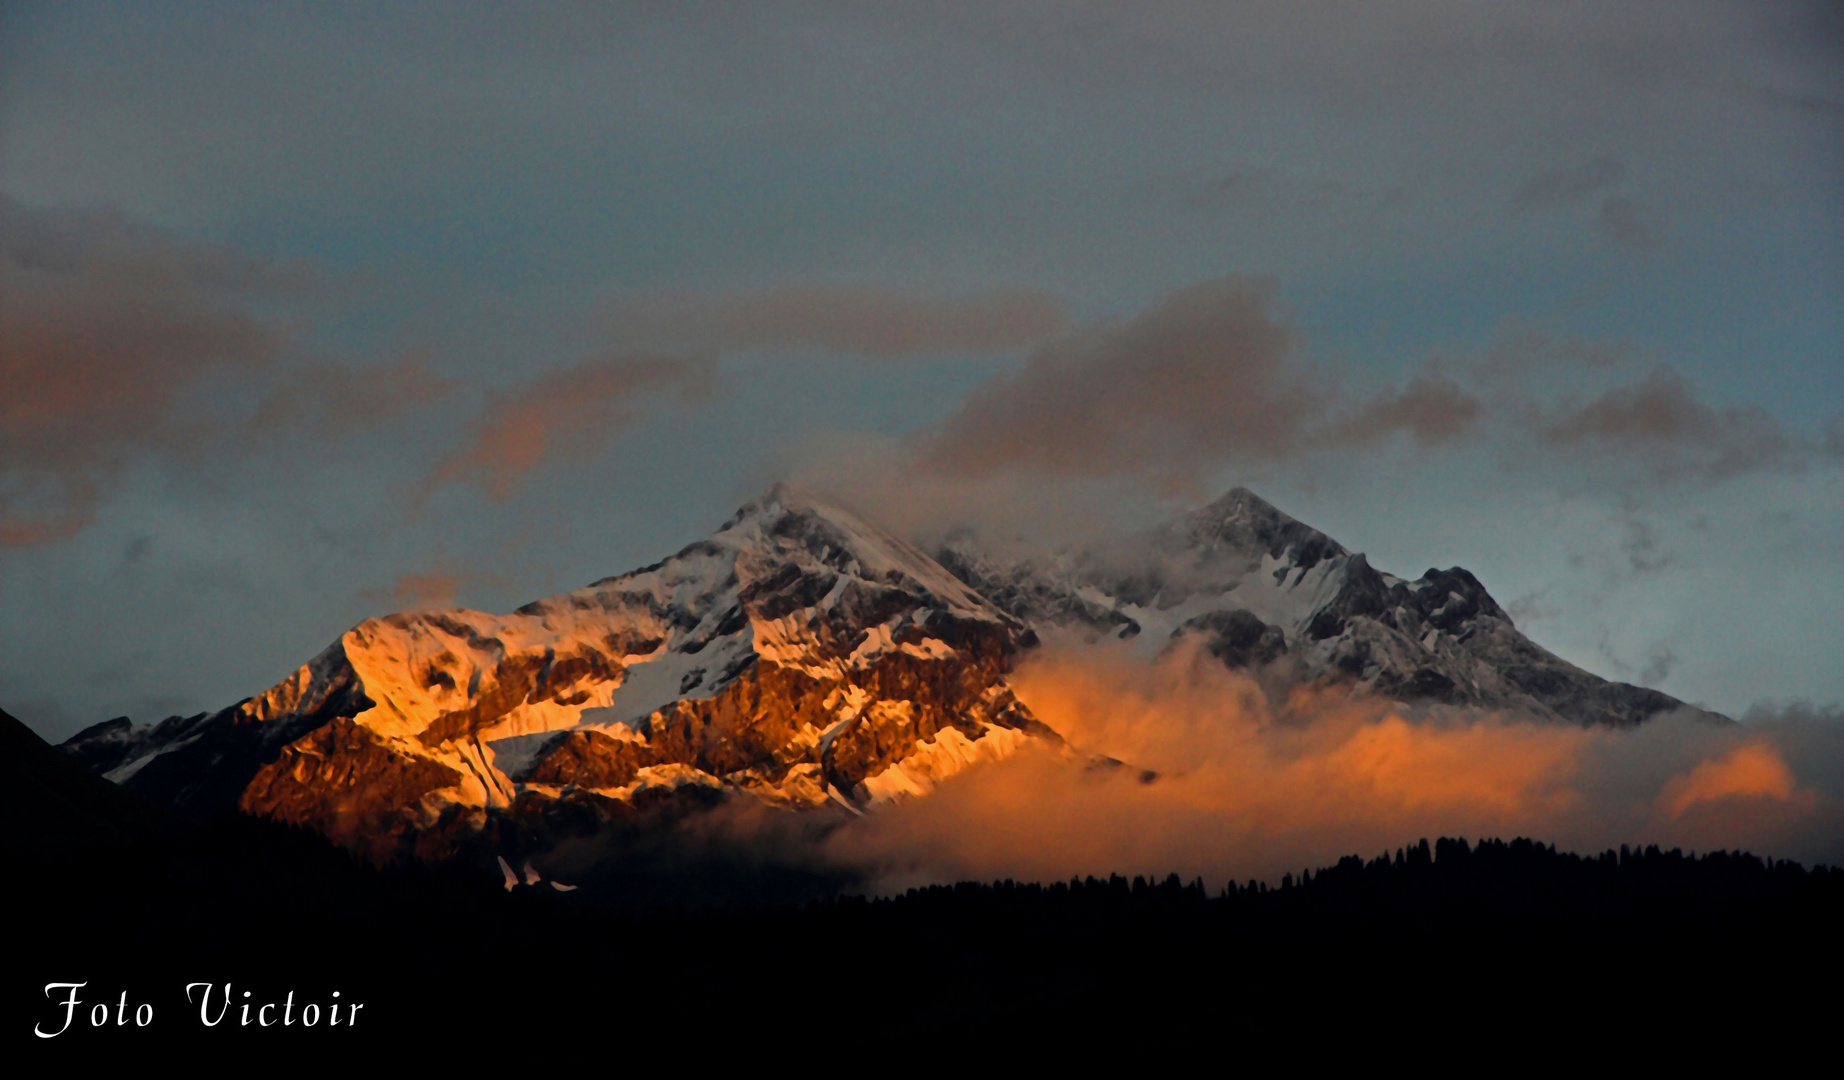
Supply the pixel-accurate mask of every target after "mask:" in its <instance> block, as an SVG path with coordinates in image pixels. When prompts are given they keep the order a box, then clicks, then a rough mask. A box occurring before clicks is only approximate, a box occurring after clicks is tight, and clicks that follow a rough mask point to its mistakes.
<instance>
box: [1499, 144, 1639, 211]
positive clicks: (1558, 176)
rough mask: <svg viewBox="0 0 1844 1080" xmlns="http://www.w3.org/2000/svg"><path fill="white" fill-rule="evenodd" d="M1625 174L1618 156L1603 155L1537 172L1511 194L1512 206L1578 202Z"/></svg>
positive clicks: (1595, 193)
mask: <svg viewBox="0 0 1844 1080" xmlns="http://www.w3.org/2000/svg"><path fill="white" fill-rule="evenodd" d="M1625 175H1626V167H1625V166H1624V165H1622V164H1621V163H1620V159H1619V158H1616V157H1613V156H1612V155H1609V154H1602V155H1600V156H1599V157H1594V158H1590V159H1588V160H1587V161H1584V162H1582V163H1581V164H1580V165H1575V166H1571V167H1568V168H1563V169H1551V170H1550V171H1548V172H1544V173H1538V174H1537V175H1536V176H1533V177H1531V178H1530V179H1529V180H1527V181H1525V182H1524V184H1523V186H1521V187H1519V188H1518V189H1517V191H1516V193H1515V194H1513V195H1512V196H1511V206H1512V209H1514V210H1533V209H1538V208H1541V207H1547V206H1560V205H1564V204H1568V203H1577V202H1581V201H1583V200H1585V199H1589V198H1592V197H1594V196H1595V195H1598V194H1600V193H1601V192H1602V191H1604V190H1605V189H1607V188H1609V187H1611V186H1613V185H1614V184H1617V183H1619V182H1620V180H1621V178H1622V177H1624V176H1625Z"/></svg>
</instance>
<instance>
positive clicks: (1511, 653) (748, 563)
mask: <svg viewBox="0 0 1844 1080" xmlns="http://www.w3.org/2000/svg"><path fill="white" fill-rule="evenodd" d="M1040 634H1043V635H1058V636H1061V637H1065V638H1068V637H1071V636H1075V637H1078V638H1086V639H1090V640H1099V639H1102V638H1109V639H1123V640H1126V641H1128V642H1131V644H1130V645H1129V646H1128V647H1130V648H1140V649H1142V650H1144V651H1146V652H1148V653H1149V654H1151V653H1156V652H1158V651H1160V650H1162V649H1169V648H1173V647H1175V646H1177V645H1181V644H1184V643H1186V642H1194V643H1196V644H1197V645H1199V646H1200V647H1201V648H1202V649H1203V650H1204V651H1205V652H1207V653H1208V654H1209V655H1210V656H1213V657H1215V658H1216V659H1217V660H1218V661H1220V662H1222V663H1223V664H1226V665H1228V666H1231V667H1236V668H1242V669H1246V670H1249V671H1251V672H1253V673H1255V674H1257V675H1258V677H1260V678H1262V679H1265V680H1269V681H1271V682H1276V683H1278V684H1281V685H1283V686H1287V685H1296V684H1298V683H1301V682H1312V683H1318V684H1325V685H1334V686H1336V685H1345V686H1348V687H1350V688H1351V689H1352V690H1353V691H1354V692H1370V693H1376V694H1381V695H1384V696H1387V697H1391V698H1395V699H1398V700H1404V701H1436V702H1444V703H1449V704H1455V705H1470V706H1481V707H1486V708H1507V709H1516V710H1519V711H1520V712H1522V713H1526V714H1532V715H1535V716H1538V717H1542V718H1547V719H1551V720H1560V721H1567V722H1574V723H1583V724H1614V725H1629V724H1636V723H1639V722H1641V721H1643V720H1645V719H1647V718H1649V717H1652V716H1655V715H1657V714H1659V713H1662V712H1665V711H1668V710H1673V709H1678V708H1682V707H1683V706H1682V705H1681V703H1679V702H1677V701H1675V700H1673V699H1672V698H1669V697H1667V696H1665V695H1663V694H1659V693H1657V692H1655V691H1651V690H1645V689H1641V688H1638V687H1632V686H1624V685H1620V684H1615V683H1609V682H1607V681H1605V680H1602V679H1599V678H1596V677H1595V676H1593V675H1590V674H1588V673H1587V672H1584V671H1581V670H1580V669H1578V668H1575V667H1572V666H1570V665H1569V664H1567V663H1565V662H1563V661H1562V660H1560V659H1558V658H1557V657H1555V656H1552V655H1551V654H1549V653H1547V652H1545V651H1544V650H1543V649H1541V648H1539V647H1538V646H1536V645H1535V644H1533V643H1531V642H1530V641H1529V640H1528V639H1526V638H1525V637H1524V636H1523V635H1522V634H1520V633H1519V632H1518V631H1517V630H1516V628H1515V627H1513V626H1512V624H1511V620H1510V618H1509V617H1508V616H1506V615H1505V613H1504V612H1503V610H1502V609H1500V608H1499V606H1498V604H1497V603H1496V602H1494V601H1493V599H1492V598H1491V596H1490V595H1489V594H1488V593H1487V592H1486V591H1485V589H1484V588H1483V587H1482V586H1481V585H1480V584H1479V582H1478V581H1477V580H1475V579H1474V578H1473V577H1472V575H1471V574H1468V573H1467V572H1466V571H1464V570H1459V569H1454V570H1447V571H1435V570H1430V571H1428V573H1426V574H1424V575H1423V576H1422V577H1421V578H1420V579H1418V580H1415V581H1406V580H1403V579H1401V578H1397V577H1394V576H1391V575H1388V574H1384V573H1380V572H1378V571H1377V570H1375V569H1373V568H1371V567H1370V565H1369V564H1368V562H1367V561H1366V560H1365V558H1364V556H1363V555H1361V554H1357V553H1353V552H1351V551H1349V550H1347V549H1346V548H1344V547H1343V546H1342V545H1340V544H1338V543H1337V542H1336V541H1334V540H1332V539H1331V538H1329V537H1327V536H1325V535H1324V534H1323V533H1320V532H1318V531H1317V530H1314V529H1312V528H1310V527H1308V526H1306V525H1303V524H1301V523H1300V522H1298V521H1295V520H1293V519H1292V518H1289V517H1287V516H1286V515H1285V514H1282V513H1281V512H1280V511H1278V510H1276V509H1275V508H1274V507H1272V506H1270V505H1268V504H1267V503H1266V502H1263V501H1262V500H1261V499H1259V498H1257V497H1256V496H1254V495H1253V494H1251V493H1249V492H1247V491H1244V490H1241V489H1237V490H1235V491H1232V492H1230V493H1229V494H1228V495H1227V496H1225V497H1224V498H1223V499H1221V500H1219V501H1217V502H1216V503H1213V504H1211V505H1210V506H1207V507H1204V508H1203V509H1201V510H1198V511H1196V512H1195V513H1192V514H1188V515H1186V516H1184V517H1182V518H1179V519H1178V520H1176V521H1173V522H1171V523H1169V524H1167V525H1165V526H1163V527H1161V528H1159V529H1156V530H1153V531H1151V532H1148V533H1144V534H1141V535H1138V536H1133V537H1128V538H1126V539H1124V540H1120V541H1117V542H1114V543H1111V544H1109V545H1106V546H1103V547H1096V548H1091V549H1087V550H1083V551H1077V552H1070V553H1063V554H1058V555H1054V556H1041V557H1038V558H1034V559H1028V560H1011V561H1005V560H1000V559H995V558H993V557H992V556H990V555H988V554H985V553H983V552H982V551H981V550H980V548H979V547H978V545H977V544H976V543H975V542H973V540H972V539H971V538H970V537H965V536H963V537H959V538H957V539H956V540H955V541H953V542H951V543H950V544H948V545H946V546H945V547H944V548H943V549H942V550H941V551H940V552H939V553H938V556H937V557H930V556H928V555H926V554H924V553H923V552H921V551H919V550H917V549H916V548H914V547H912V546H910V545H909V544H907V543H905V542H903V541H902V540H899V539H897V538H896V537H894V536H891V535H890V534H888V533H886V532H884V531H883V530H882V529H880V528H878V527H876V526H875V525H872V524H870V523H868V522H865V521H863V520H862V519H860V518H858V517H857V516H855V515H853V514H851V513H849V512H847V511H845V510H842V509H839V508H837V507H833V506H829V505H826V504H824V503H821V502H818V501H816V500H814V499H811V498H809V497H806V496H804V495H801V494H799V493H796V492H793V491H790V490H788V489H786V488H781V487H777V488H775V489H774V490H772V491H771V492H769V493H768V494H767V495H765V496H763V497H762V498H760V499H757V500H755V501H753V502H751V503H749V504H748V505H746V506H744V507H743V508H742V509H741V510H739V511H738V512H737V513H736V515H735V516H733V517H732V518H731V519H730V520H729V521H728V522H726V523H725V524H724V525H723V527H722V528H720V529H719V530H718V531H717V532H716V533H714V534H713V535H712V536H711V537H710V538H708V539H706V540H702V541H699V542H698V543H695V544H692V545H691V546H689V547H687V548H685V549H684V550H683V551H680V552H679V553H678V554H676V555H673V556H672V557H670V558H668V559H666V560H664V561H662V562H660V563H657V564H655V565H653V566H649V567H644V568H642V569H640V570H636V571H634V572H632V573H629V574H624V575H622V576H619V577H612V578H605V579H603V580H601V581H597V582H595V583H593V584H591V585H588V586H586V587H584V588H581V589H578V590H576V591H574V592H570V593H565V594H563V595H560V596H553V597H549V598H546V599H543V600H539V601H536V602H534V603H531V604H528V605H526V606H525V607H522V608H520V609H519V610H518V611H516V612H513V613H512V614H510V615H489V614H486V613H483V612H477V611H466V610H454V611H439V612H428V613H421V614H399V615H391V616H388V617H385V618H382V619H371V620H367V621H366V622H363V623H361V624H359V625H358V626H356V627H354V628H353V629H351V630H350V631H348V632H347V633H345V634H344V635H342V636H341V637H340V639H339V640H338V641H336V642H334V643H333V644H332V645H331V646H329V647H328V648H327V649H326V650H325V651H323V652H322V653H321V654H320V655H319V656H317V657H315V658H314V659H313V660H312V661H310V662H309V663H308V664H307V665H306V666H304V667H302V668H301V669H300V670H299V671H297V672H295V673H294V674H293V675H292V676H290V677H289V678H288V679H286V680H284V681H283V682H282V683H280V684H279V685H277V686H275V687H274V688H272V689H270V690H269V691H268V692H266V693H264V694H263V695H261V696H260V697H257V698H252V699H249V700H247V701H244V702H241V703H239V704H237V705H235V706H232V707H231V708H228V709H225V710H222V711H220V712H217V713H212V714H201V715H198V716H192V717H173V718H171V719H168V720H166V721H163V722H161V723H160V724H158V725H154V726H152V727H135V726H133V725H131V724H129V723H128V722H127V721H125V720H116V721H110V722H108V723H105V724H99V725H97V726H95V727H93V728H90V729H88V730H86V731H84V732H81V733H79V734H78V735H76V736H75V737H73V738H72V739H71V740H70V741H69V742H67V743H66V744H64V749H65V751H66V752H67V753H70V754H71V755H73V756H74V757H76V758H77V759H78V760H79V761H81V762H83V763H84V764H85V765H87V766H88V767H90V768H92V769H94V770H96V771H98V772H100V773H102V774H103V775H105V776H107V777H108V778H109V779H111V780H114V781H116V782H117V783H120V784H123V785H124V786H126V787H128V788H129V789H131V790H134V791H136V792H138V793H140V794H142V795H145V796H147V797H149V798H151V799H153V800H155V801H157V802H160V803H162V804H165V805H170V806H172V807H174V808H176V809H178V810H180V811H182V812H185V813H189V814H193V815H195V816H204V815H208V814H210V813H213V812H216V811H219V810H223V809H229V808H232V807H236V808H241V809H243V810H246V811H250V812H254V813H259V814H264V815H267V816H271V817H275V818H278V819H281V820H284V821H290V822H296V823H300V824H303V825H308V826H311V827H313V828H316V829H319V830H321V831H323V832H325V833H327V834H328V835H330V836H333V837H334V838H336V839H338V840H340V841H342V842H344V843H346V844H348V845H350V846H352V847H354V848H356V849H359V850H362V851H366V852H368V853H370V854H373V855H377V856H383V857H390V856H397V855H404V854H418V855H422V856H426V857H440V856H442V855H445V854H448V853H450V852H452V851H453V850H454V849H455V845H456V844H457V843H459V842H460V841H461V840H463V839H464V838H465V837H467V836H469V835H471V834H475V833H478V831H479V830H480V829H482V828H483V827H489V826H494V827H497V825H498V824H505V823H507V822H511V823H513V824H514V825H515V826H516V824H517V823H518V822H519V821H529V820H535V819H536V818H541V817H545V816H546V815H551V816H556V815H559V814H563V815H586V816H587V817H588V818H590V819H608V818H610V817H618V816H620V815H622V814H624V813H629V812H631V811H633V810H634V809H635V808H638V807H646V806H649V805H653V804H657V803H660V802H662V801H665V802H674V801H680V802H689V803H692V804H702V803H704V802H712V801H722V800H724V799H729V798H750V799H755V800H759V801H761V802H764V803H768V804H771V805H775V806H781V807H787V808H791V809H819V808H831V809H833V810H836V811H838V812H840V813H844V812H847V811H850V812H863V811H865V810H866V809H869V808H871V807H874V806H876V805H877V804H879V803H883V802H888V801H890V800H895V799H901V798H906V797H915V796H920V795H925V794H926V793H927V792H928V791H929V790H930V789H931V788H933V787H934V786H935V785H936V784H938V783H940V782H941V781H942V780H944V779H946V778H947V777H949V776H952V775H954V774H955V773H957V772H959V771H960V770H962V769H965V768H967V767H968V766H970V765H973V764H976V763H978V762H981V761H987V760H993V759H997V758H1002V757H1005V756H1007V755H1009V754H1012V753H1015V752H1017V751H1018V750H1020V749H1022V748H1025V747H1027V746H1030V745H1033V744H1038V745H1044V746H1049V747H1053V748H1063V743H1062V740H1061V738H1060V737H1059V736H1058V735H1057V734H1056V733H1055V732H1053V731H1051V730H1050V729H1049V728H1048V727H1046V726H1045V725H1044V724H1043V723H1041V722H1040V721H1038V720H1037V719H1035V718H1034V717H1033V716H1032V715H1031V713H1030V711H1029V710H1028V709H1027V708H1026V707H1025V706H1024V705H1023V704H1022V703H1020V702H1019V701H1018V700H1017V698H1016V697H1014V695H1013V693H1012V689H1011V687H1010V685H1009V684H1008V682H1007V674H1008V672H1009V671H1010V670H1011V668H1012V666H1013V664H1014V663H1015V662H1016V661H1017V660H1018V658H1019V657H1020V655H1021V654H1022V653H1024V652H1025V651H1026V650H1029V649H1031V648H1032V647H1034V646H1035V645H1036V644H1037V643H1038V642H1039V640H1040V637H1039V635H1040ZM1063 749H1067V748H1063Z"/></svg>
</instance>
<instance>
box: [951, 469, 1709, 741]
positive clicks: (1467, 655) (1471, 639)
mask: <svg viewBox="0 0 1844 1080" xmlns="http://www.w3.org/2000/svg"><path fill="white" fill-rule="evenodd" d="M937 557H938V559H939V561H940V562H941V563H942V564H943V565H944V566H946V567H948V568H949V569H950V570H951V571H952V572H953V573H954V574H955V575H956V576H958V577H959V578H960V579H961V580H962V581H965V582H966V583H967V584H968V586H969V587H971V588H973V589H975V590H977V591H978V592H980V593H981V594H983V595H985V596H987V597H988V598H990V599H992V600H993V601H994V603H996V604H997V605H998V606H1000V607H1001V608H1003V609H1004V610H1005V611H1006V613H1007V614H1009V615H1011V616H1013V617H1014V618H1017V619H1019V620H1021V621H1024V622H1027V623H1030V624H1031V625H1032V626H1033V627H1035V628H1036V629H1037V630H1039V631H1041V632H1044V633H1049V632H1051V628H1053V627H1055V628H1060V629H1062V630H1063V631H1065V632H1075V633H1078V634H1080V635H1082V636H1084V637H1087V638H1090V639H1095V638H1100V637H1104V636H1105V637H1113V638H1120V639H1126V640H1135V641H1140V642H1144V643H1145V644H1144V646H1143V647H1144V648H1146V649H1148V650H1157V649H1162V648H1171V647H1172V646H1173V644H1175V643H1177V642H1181V641H1185V640H1194V641H1196V642H1197V643H1198V644H1199V645H1201V646H1202V648H1203V649H1204V650H1205V651H1207V652H1208V653H1209V654H1210V655H1212V656H1214V657H1216V658H1217V659H1218V660H1220V661H1222V662H1223V663H1224V664H1225V665H1227V666H1229V667H1233V668H1241V669H1247V670H1250V671H1253V672H1256V673H1257V674H1260V675H1263V676H1265V677H1267V678H1268V679H1270V680H1272V681H1274V682H1276V683H1279V684H1282V685H1288V684H1298V683H1301V682H1319V683H1330V684H1336V683H1341V682H1342V683H1348V684H1350V685H1352V686H1353V687H1355V688H1359V689H1362V690H1365V691H1369V692H1373V693H1376V694H1380V695H1382V696H1385V697H1388V698H1392V699H1395V700H1399V701H1408V702H1423V701H1433V702H1440V703H1445V704H1450V705H1466V706H1473V707H1479V708H1486V709H1505V710H1515V711H1516V712H1517V713H1519V714H1520V715H1526V716H1535V717H1540V718H1544V719H1549V720H1555V721H1566V722H1572V723H1579V724H1605V725H1613V726H1630V725H1633V724H1638V723H1641V722H1643V721H1645V720H1648V719H1650V718H1652V717H1654V716H1657V715H1659V714H1661V713H1665V712H1671V711H1676V710H1680V709H1687V708H1688V707H1687V706H1685V705H1684V704H1683V703H1682V702H1680V701H1678V700H1677V699H1675V698H1672V697H1670V696H1668V695H1666V694H1661V693H1659V692H1658V691H1656V690H1648V689H1645V688H1643V687H1637V686H1628V685H1626V684H1624V683H1614V682H1609V681H1607V680H1605V679H1602V678H1600V677H1598V676H1595V675H1592V674H1590V673H1588V672H1586V671H1583V670H1581V669H1580V668H1578V667H1575V666H1574V665H1572V664H1569V663H1568V662H1567V661H1564V660H1562V659H1561V658H1560V657H1557V656H1555V655H1554V654H1552V653H1550V652H1548V651H1546V650H1544V649H1543V648H1541V647H1540V646H1538V645H1536V644H1535V643H1534V642H1532V641H1531V640H1530V639H1529V638H1526V637H1525V636H1524V635H1523V634H1522V633H1520V632H1519V631H1518V630H1517V628H1516V627H1515V626H1514V625H1512V621H1511V617H1510V616H1509V615H1507V614H1505V612H1504V610H1503V609H1502V608H1500V607H1499V606H1498V603H1497V602H1496V601H1495V600H1493V599H1492V597H1491V594H1489V593H1488V592H1486V590H1485V587H1484V586H1482V585H1481V584H1480V583H1479V581H1478V580H1477V579H1476V578H1474V577H1473V575H1472V574H1470V573H1468V572H1467V571H1465V570H1462V569H1460V568H1458V567H1455V568H1453V569H1450V570H1433V569H1430V570H1429V571H1428V572H1427V573H1425V574H1423V575H1422V576H1421V577H1420V578H1418V579H1416V580H1414V581H1408V580H1405V579H1403V578H1399V577H1396V576H1395V575H1393V574H1387V573H1383V572H1380V571H1378V570H1376V569H1375V568H1373V567H1371V565H1370V564H1369V562H1368V561H1367V560H1366V559H1365V558H1364V556H1363V554H1362V553H1357V552H1352V551H1350V550H1348V549H1347V548H1345V547H1344V545H1342V544H1340V543H1338V542H1337V541H1336V540H1333V539H1332V538H1331V537H1329V536H1326V535H1325V534H1324V533H1322V532H1319V531H1318V530H1316V529H1313V528H1311V527H1310V526H1307V525H1305V524H1302V523H1301V522H1299V521H1296V520H1294V519H1293V518H1291V517H1288V516H1287V515H1286V514H1283V513H1281V512H1280V511H1279V510H1277V509H1275V508H1274V507H1273V506H1271V505H1269V504H1268V503H1267V502H1265V501H1263V500H1262V499H1261V498H1259V497H1258V496H1256V495H1255V494H1254V493H1252V492H1250V491H1247V490H1246V489H1243V488H1236V489H1234V490H1232V491H1231V492H1230V493H1229V494H1227V495H1225V496H1224V497H1223V498H1221V499H1219V500H1217V501H1216V502H1214V503H1212V504H1210V505H1209V506H1206V507H1204V508H1202V509H1200V510H1197V511H1195V512H1193V513H1190V514H1187V515H1185V516H1183V517H1181V518H1179V519H1177V520H1175V521H1172V522H1169V523H1167V524H1166V525H1164V526H1161V527H1159V528H1157V529H1154V530H1151V531H1150V532H1146V533H1142V534H1139V535H1137V536H1132V537H1128V538H1126V539H1124V540H1119V541H1114V542H1110V543H1108V544H1105V545H1100V546H1096V547H1092V548H1087V549H1082V550H1076V551H1069V552H1062V553H1058V554H1056V555H1054V556H1037V557H1034V558H1030V559H1013V560H1003V559H995V558H993V557H992V556H990V555H988V554H985V553H984V552H982V551H981V549H980V548H979V546H978V543H977V541H975V540H974V539H973V538H972V537H970V536H959V537H955V538H953V539H952V540H950V541H949V543H947V544H946V545H945V546H944V547H943V548H942V550H941V551H940V552H939V553H938V555H937ZM1690 711H1697V710H1690ZM1702 715H1704V716H1706V717H1708V718H1709V719H1712V720H1720V719H1721V718H1720V717H1716V716H1714V715H1713V714H1707V713H1704V714H1702Z"/></svg>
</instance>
